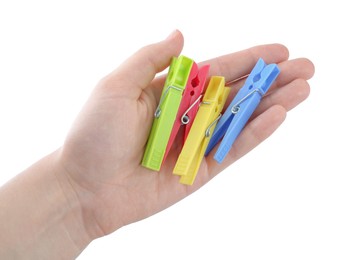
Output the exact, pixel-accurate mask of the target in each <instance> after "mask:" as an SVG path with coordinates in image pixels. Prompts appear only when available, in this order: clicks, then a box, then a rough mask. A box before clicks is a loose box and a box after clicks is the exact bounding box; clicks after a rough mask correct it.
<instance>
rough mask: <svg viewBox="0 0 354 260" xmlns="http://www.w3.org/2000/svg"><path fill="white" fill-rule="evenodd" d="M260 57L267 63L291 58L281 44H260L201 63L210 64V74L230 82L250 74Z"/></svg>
mask: <svg viewBox="0 0 354 260" xmlns="http://www.w3.org/2000/svg"><path fill="white" fill-rule="evenodd" d="M259 58H263V59H264V61H265V62H266V63H280V62H283V61H285V60H287V59H288V58H289V51H288V49H287V48H286V47H285V46H283V45H281V44H268V45H260V46H256V47H253V48H250V49H246V50H243V51H239V52H235V53H231V54H227V55H224V56H220V57H217V58H214V59H211V60H207V61H204V62H201V63H200V65H204V64H210V72H209V74H210V75H217V76H223V77H225V81H226V82H230V81H233V80H235V79H238V78H240V77H242V76H244V75H247V74H249V73H250V72H251V70H252V68H253V67H254V65H255V64H256V62H257V60H258V59H259Z"/></svg>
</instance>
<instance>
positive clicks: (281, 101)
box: [251, 79, 310, 120]
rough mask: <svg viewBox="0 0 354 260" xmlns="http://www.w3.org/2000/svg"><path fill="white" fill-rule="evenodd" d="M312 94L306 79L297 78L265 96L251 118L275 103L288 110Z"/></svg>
mask: <svg viewBox="0 0 354 260" xmlns="http://www.w3.org/2000/svg"><path fill="white" fill-rule="evenodd" d="M309 94H310V85H309V84H308V82H307V81H306V80H304V79H295V80H294V81H292V82H290V83H289V84H287V85H285V86H284V87H282V88H279V89H277V90H275V91H273V92H272V93H271V94H269V95H268V96H265V97H264V98H263V99H262V101H261V103H260V104H259V106H258V108H257V109H256V111H255V112H254V114H253V115H252V117H251V120H252V119H253V118H255V117H257V116H258V115H260V114H262V113H263V112H264V111H266V110H267V109H269V108H270V107H272V106H274V105H281V106H282V107H284V108H285V109H286V110H287V111H289V110H291V109H293V108H294V107H296V106H297V105H299V104H300V103H301V102H302V101H304V100H305V99H306V98H307V97H308V96H309Z"/></svg>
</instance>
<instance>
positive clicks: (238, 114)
mask: <svg viewBox="0 0 354 260" xmlns="http://www.w3.org/2000/svg"><path fill="white" fill-rule="evenodd" d="M279 73H280V70H279V68H278V66H277V65H276V64H269V65H267V64H266V63H265V62H264V61H263V59H259V60H258V62H257V64H256V65H255V67H254V68H253V70H252V72H251V74H250V75H249V76H248V78H247V79H246V82H245V84H244V86H243V87H242V88H241V89H240V90H239V92H238V93H237V95H236V96H235V98H234V99H233V100H232V102H231V104H230V105H229V107H228V108H227V109H226V111H225V113H224V115H223V116H222V117H221V119H220V121H219V123H218V124H217V126H216V129H215V131H214V134H213V136H212V137H211V140H210V143H209V145H208V148H207V150H206V155H208V154H209V153H210V151H211V150H212V149H213V148H214V146H215V145H216V144H217V143H218V142H219V141H220V139H221V138H222V137H223V136H224V138H223V139H222V141H221V143H220V146H219V147H218V150H217V151H216V153H215V155H214V159H215V160H216V161H217V162H218V163H221V162H222V161H223V160H224V159H225V157H226V155H227V154H228V152H229V151H230V149H231V147H232V144H233V143H234V142H235V140H236V138H237V137H238V135H239V134H240V133H241V131H242V129H243V128H244V126H245V125H246V123H247V121H248V119H249V118H250V117H251V115H252V113H253V112H254V111H255V110H256V108H257V106H258V105H259V103H260V101H261V98H262V97H263V95H264V94H265V93H266V92H267V91H268V89H269V88H270V86H271V85H272V84H273V82H274V80H275V79H276V78H277V77H278V75H279Z"/></svg>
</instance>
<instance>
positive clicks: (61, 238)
mask: <svg viewBox="0 0 354 260" xmlns="http://www.w3.org/2000/svg"><path fill="white" fill-rule="evenodd" d="M57 154H58V152H54V153H52V154H50V155H48V156H46V157H45V158H43V159H41V160H40V161H38V162H37V163H35V164H34V165H32V166H31V167H29V168H28V169H26V170H25V171H24V172H23V173H21V174H19V175H18V176H16V177H15V178H14V179H13V180H12V181H10V182H8V183H7V184H5V185H4V186H3V187H1V189H0V208H1V211H0V223H3V224H4V225H1V226H0V232H1V236H0V244H1V246H0V258H1V259H2V258H4V259H9V258H10V259H12V258H26V259H57V258H63V259H68V258H75V257H76V256H78V255H79V254H80V253H81V252H82V250H83V249H84V248H85V247H86V246H87V245H88V244H89V243H90V242H91V239H90V237H89V236H88V234H87V233H86V230H85V227H84V224H83V223H84V222H83V220H82V215H81V208H80V203H79V201H78V200H77V198H76V196H75V193H74V191H73V189H71V188H70V184H69V182H67V181H66V180H65V178H64V176H63V174H62V173H61V169H60V167H59V164H58V163H57ZM5 223H6V224H5Z"/></svg>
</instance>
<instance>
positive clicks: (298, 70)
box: [268, 58, 315, 93]
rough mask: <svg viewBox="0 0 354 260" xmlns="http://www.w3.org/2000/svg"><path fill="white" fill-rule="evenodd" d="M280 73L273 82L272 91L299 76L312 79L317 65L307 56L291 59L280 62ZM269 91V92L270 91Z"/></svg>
mask: <svg viewBox="0 0 354 260" xmlns="http://www.w3.org/2000/svg"><path fill="white" fill-rule="evenodd" d="M279 69H280V74H279V76H278V77H277V79H276V80H275V82H274V83H273V84H272V86H271V89H270V91H272V90H274V89H277V88H280V87H282V86H285V85H286V84H288V83H290V82H292V81H293V80H295V79H297V78H301V79H306V80H308V79H310V78H312V76H313V74H314V73H315V66H314V65H313V63H312V62H311V61H310V60H309V59H306V58H299V59H294V60H289V61H286V62H282V63H280V64H279ZM270 91H268V93H270Z"/></svg>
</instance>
